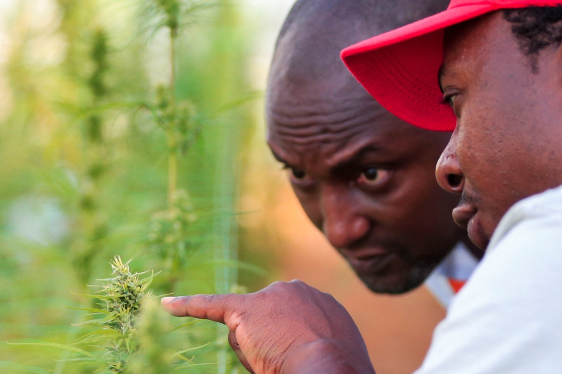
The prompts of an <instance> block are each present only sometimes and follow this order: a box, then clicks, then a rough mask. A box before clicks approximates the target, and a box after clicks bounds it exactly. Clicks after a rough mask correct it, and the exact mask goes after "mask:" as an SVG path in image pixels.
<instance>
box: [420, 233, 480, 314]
mask: <svg viewBox="0 0 562 374" xmlns="http://www.w3.org/2000/svg"><path fill="white" fill-rule="evenodd" d="M476 266H478V259H477V258H476V256H474V255H473V254H472V253H471V252H470V250H469V249H468V248H466V246H465V245H464V244H463V243H460V242H459V243H457V245H456V246H455V248H453V250H452V251H451V253H449V254H448V255H447V257H445V259H444V260H443V261H441V263H440V264H439V266H437V268H435V270H433V272H432V273H431V275H430V276H429V277H428V278H427V279H426V280H425V283H424V285H425V287H427V289H428V290H429V292H431V294H432V295H433V296H434V297H435V299H436V300H437V301H438V302H439V304H441V305H442V306H443V307H444V308H445V309H447V308H448V307H449V305H450V304H451V302H452V301H453V298H454V297H455V294H456V291H455V288H454V287H453V285H452V283H451V282H452V281H454V282H457V283H463V282H466V281H467V280H468V278H470V276H471V275H472V273H473V272H474V269H476Z"/></svg>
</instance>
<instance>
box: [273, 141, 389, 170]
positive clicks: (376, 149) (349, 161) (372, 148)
mask: <svg viewBox="0 0 562 374" xmlns="http://www.w3.org/2000/svg"><path fill="white" fill-rule="evenodd" d="M383 152H385V149H384V148H383V147H382V146H380V145H378V144H368V145H366V146H364V147H362V148H360V149H359V150H358V151H356V152H355V153H354V154H353V155H352V156H351V157H348V158H346V159H343V160H341V161H339V162H338V163H337V164H336V165H334V166H333V167H332V168H331V169H333V170H342V169H346V168H348V167H349V166H351V165H353V164H354V163H355V162H357V161H359V160H361V159H363V158H365V156H366V154H369V153H383ZM271 153H272V154H273V157H274V158H275V159H276V160H277V161H279V162H281V163H283V164H285V165H287V166H289V167H292V165H291V163H290V162H288V161H285V160H284V159H283V158H281V157H280V156H279V155H278V154H277V153H275V152H273V150H272V151H271Z"/></svg>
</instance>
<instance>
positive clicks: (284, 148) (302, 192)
mask: <svg viewBox="0 0 562 374" xmlns="http://www.w3.org/2000/svg"><path fill="white" fill-rule="evenodd" d="M329 82H331V83H329ZM267 117H268V143H269V146H270V147H271V150H272V152H273V154H274V156H275V157H276V158H277V160H279V161H280V162H282V163H283V164H284V165H285V166H286V168H287V169H288V174H289V178H290V181H291V184H292V187H293V189H294V191H295V193H296V195H297V197H298V199H299V201H300V203H301V204H302V206H303V208H304V210H305V212H306V214H307V215H308V217H309V218H310V220H311V221H312V222H313V223H314V225H315V226H316V227H318V228H319V229H320V230H321V231H322V232H323V233H324V235H325V236H326V238H327V239H328V241H329V242H330V243H331V245H332V246H334V247H335V248H336V249H337V250H338V251H339V252H340V253H341V254H342V255H343V256H344V257H345V259H346V260H347V261H348V262H349V264H350V265H351V267H352V268H353V270H354V271H355V272H356V273H357V275H358V276H359V277H360V278H361V280H362V281H363V282H364V283H365V284H366V285H367V286H368V287H369V288H370V289H371V290H372V291H374V292H380V293H402V292H406V291H408V290H411V289H413V288H415V287H417V286H418V285H419V284H421V283H422V282H423V280H424V279H425V278H426V277H427V276H428V275H429V273H430V272H431V271H432V270H433V269H434V268H435V266H436V265H438V263H439V262H440V261H441V260H442V259H443V258H444V256H446V255H447V254H448V253H449V251H450V250H451V248H452V247H453V246H454V245H455V243H456V242H457V241H459V240H460V239H461V238H462V236H463V233H462V230H461V229H459V228H458V227H456V226H455V224H454V223H453V221H452V220H451V216H450V211H451V209H452V208H453V207H454V206H455V205H456V204H457V202H458V197H456V196H454V195H452V194H449V193H446V192H444V191H443V190H441V189H440V188H439V186H438V185H437V183H436V181H435V175H434V172H435V163H436V161H437V159H438V157H439V154H440V153H441V151H442V150H443V148H444V146H445V144H446V143H447V141H448V139H449V137H450V134H445V133H434V132H430V131H425V130H421V129H418V128H415V127H414V126H411V125H409V124H407V123H405V122H403V121H401V120H399V119H398V118H396V117H394V116H393V115H391V114H390V113H389V112H387V111H386V110H384V109H383V108H382V107H381V106H380V105H378V104H377V103H376V102H375V101H374V100H373V99H372V98H371V97H370V96H369V95H368V94H367V93H365V92H364V91H363V89H362V88H361V87H360V86H359V85H358V84H357V83H356V82H348V83H341V82H340V84H338V82H337V81H336V79H332V80H322V82H320V83H317V84H316V83H314V82H298V83H294V84H292V83H291V82H287V81H286V80H283V79H279V80H277V83H274V84H271V85H270V87H269V94H268V108H267ZM311 270H312V271H314V269H311Z"/></svg>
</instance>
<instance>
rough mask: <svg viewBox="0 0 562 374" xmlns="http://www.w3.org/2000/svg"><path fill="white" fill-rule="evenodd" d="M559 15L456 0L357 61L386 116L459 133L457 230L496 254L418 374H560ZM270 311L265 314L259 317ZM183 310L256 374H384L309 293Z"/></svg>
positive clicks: (328, 304) (444, 170)
mask: <svg viewBox="0 0 562 374" xmlns="http://www.w3.org/2000/svg"><path fill="white" fill-rule="evenodd" d="M559 3H560V1H548V0H543V1H538V0H537V1H531V0H486V1H484V0H480V1H478V0H454V1H453V2H452V3H451V5H450V6H449V9H448V10H447V11H446V12H443V13H441V14H438V15H436V16H433V17H429V18H427V19H424V20H422V21H419V22H416V23H414V24H411V25H408V26H406V27H403V28H401V29H398V30H394V31H392V32H390V33H387V34H383V35H381V36H378V37H375V38H373V39H370V40H368V41H365V42H363V43H360V44H358V45H356V46H353V47H351V48H349V49H347V50H345V51H344V52H343V57H344V60H345V62H346V64H347V65H348V67H349V68H350V70H351V71H352V73H353V74H354V75H355V76H356V78H358V80H359V81H360V82H361V83H362V84H363V85H364V87H365V88H366V89H367V90H368V91H369V92H370V93H371V94H372V95H373V96H374V97H375V98H376V99H377V101H379V102H380V103H381V104H382V105H383V106H384V107H385V108H386V109H388V110H390V111H391V112H392V113H394V114H395V115H397V116H399V117H400V118H402V119H403V120H405V121H407V122H409V123H412V124H414V125H417V126H419V127H423V128H430V129H433V130H453V129H454V133H453V136H452V138H451V141H450V143H449V145H448V147H447V149H446V150H445V151H444V152H443V154H442V156H441V159H440V161H439V164H438V169H437V177H438V180H439V182H440V183H441V184H442V186H444V187H445V188H446V189H447V190H449V191H452V192H456V193H462V194H463V195H462V198H461V203H460V205H459V207H457V208H456V209H455V211H454V213H453V215H454V218H455V220H456V221H457V223H459V224H461V225H463V226H467V228H468V231H469V235H470V237H471V239H472V240H473V241H475V242H476V243H477V244H478V245H479V246H481V247H483V248H484V247H486V248H487V253H486V255H485V257H484V259H483V261H482V263H481V265H480V266H479V268H478V269H477V271H476V272H475V274H474V275H473V276H472V278H471V280H470V281H469V282H468V284H467V285H466V287H465V288H464V289H463V290H462V292H461V293H460V294H459V295H458V297H457V298H456V299H455V301H454V303H453V305H452V308H451V309H450V311H449V313H448V315H447V318H446V319H445V321H444V322H442V324H441V325H440V326H439V327H438V329H437V330H436V333H435V336H434V340H433V343H432V347H431V349H430V351H429V353H428V356H427V357H426V360H425V362H424V365H423V366H422V368H421V369H420V370H419V371H418V372H417V374H445V373H455V374H458V373H461V374H464V373H466V374H469V373H471V374H472V373H483V374H488V373H489V374H491V373H515V374H519V373H521V374H523V373H529V372H533V373H535V372H536V373H558V372H560V368H561V367H562V355H561V354H560V352H561V351H562V333H561V332H562V331H561V326H562V288H561V287H560V285H561V284H562V272H561V271H560V268H561V267H562V251H561V250H560V243H561V242H562V240H561V239H562V189H561V187H559V186H560V185H561V184H562V147H561V146H560V142H561V141H562V127H561V126H560V125H559V122H560V118H562V86H561V84H562V83H561V82H562V69H560V67H561V66H562V52H561V49H560V42H561V41H562V37H561V35H562V13H561V12H560V8H559ZM438 78H439V81H438ZM443 103H447V104H448V105H450V106H451V107H452V109H453V111H451V110H450V108H447V107H446V106H445V104H443ZM455 124H456V126H455ZM551 188H552V190H548V189H551ZM545 190H548V191H546V192H543V191H545ZM277 297H280V298H283V305H282V306H276V303H275V300H278V299H277ZM256 299H259V300H260V303H261V304H260V306H259V307H257V308H251V307H250V306H249V305H248V302H251V301H252V300H256ZM171 303H172V305H170V306H168V305H167V304H166V305H165V306H166V307H168V308H169V309H170V310H172V311H173V312H175V313H176V314H180V315H181V314H183V313H185V314H188V315H196V316H203V317H210V318H211V319H213V320H219V321H224V322H225V323H226V324H227V325H228V326H229V327H230V329H231V331H232V336H233V339H232V340H231V341H232V342H233V343H239V344H240V349H241V350H240V352H241V354H242V355H243V356H244V357H246V358H247V359H248V361H249V362H251V366H252V368H253V369H254V371H255V372H256V373H266V372H271V373H320V372H323V373H368V372H373V370H372V368H371V367H369V364H368V359H367V358H366V353H365V352H364V350H363V347H362V341H361V337H360V336H358V334H357V333H356V331H355V330H354V329H353V323H352V322H350V320H349V318H347V317H346V315H345V312H344V311H343V310H342V309H341V307H339V306H338V305H337V304H336V303H334V302H333V301H332V300H331V299H330V298H329V297H328V296H326V295H323V294H319V293H316V292H314V290H311V289H310V288H308V287H306V286H305V285H303V284H299V283H298V282H297V283H293V284H289V285H276V286H273V287H270V288H268V289H265V290H263V291H261V292H260V293H259V295H258V296H257V297H256V298H255V299H254V297H252V296H250V297H247V298H246V297H242V298H237V297H231V296H220V297H216V296H215V297H194V298H187V299H180V300H174V301H171ZM291 309H293V310H294V309H298V310H299V312H293V313H291V312H290V310H291ZM180 310H181V312H182V313H179V311H180ZM268 315H275V316H276V318H279V319H280V320H281V321H284V320H285V319H289V318H291V320H292V321H293V326H292V327H291V328H287V327H286V326H284V324H283V323H281V324H279V325H277V326H275V328H269V329H265V331H263V332H262V331H261V330H260V327H262V326H263V325H264V324H265V323H266V322H265V321H264V319H267V318H266V317H267V316H268ZM289 315H291V317H290V316H289ZM234 338H235V339H234ZM263 341H266V342H269V344H264V343H262V342H263Z"/></svg>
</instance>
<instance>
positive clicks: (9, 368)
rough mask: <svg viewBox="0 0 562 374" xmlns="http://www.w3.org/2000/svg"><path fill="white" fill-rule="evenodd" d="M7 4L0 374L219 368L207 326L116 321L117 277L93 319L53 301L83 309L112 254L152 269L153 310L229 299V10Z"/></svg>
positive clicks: (155, 2)
mask: <svg viewBox="0 0 562 374" xmlns="http://www.w3.org/2000/svg"><path fill="white" fill-rule="evenodd" d="M15 3H17V5H18V7H17V8H15V9H16V10H15V13H14V14H13V16H11V17H10V19H11V25H12V26H13V30H10V31H9V32H8V33H7V35H10V42H9V43H8V44H7V47H6V49H7V50H8V49H9V50H8V53H7V54H6V61H5V64H4V65H3V67H5V74H2V72H0V85H2V90H0V91H1V92H0V107H1V108H2V109H3V111H2V112H1V113H0V156H2V159H3V160H4V162H3V163H1V164H0V173H1V174H2V175H3V182H2V183H1V184H0V260H1V261H0V302H1V303H2V305H3V308H2V310H0V340H1V341H18V342H22V341H23V342H26V343H33V344H25V345H18V346H17V347H14V346H11V345H6V344H4V345H0V370H3V368H4V367H5V368H6V369H5V370H6V372H10V373H12V372H13V373H20V372H37V373H43V372H45V370H47V371H49V372H52V373H54V374H65V373H72V374H85V373H93V372H95V370H97V369H99V368H101V367H106V368H108V367H110V368H111V371H112V372H114V373H115V372H120V371H119V370H121V371H123V370H125V369H124V368H125V363H129V364H130V372H132V373H137V372H141V371H139V370H140V367H141V366H143V367H145V368H147V367H149V366H148V365H149V364H148V363H149V362H160V363H164V362H167V363H168V364H166V365H169V367H171V368H172V369H174V370H175V371H174V372H181V371H182V370H183V371H186V372H195V373H199V372H201V373H208V372H220V373H226V372H227V371H228V370H230V369H231V368H235V365H234V364H231V363H230V361H228V362H224V363H221V364H219V365H217V361H220V360H219V359H218V358H217V353H220V352H224V350H225V349H226V344H225V343H224V342H222V341H221V342H220V344H219V343H214V342H216V341H217V338H216V330H215V327H214V326H212V325H205V324H204V323H202V324H197V325H195V324H193V325H192V324H191V323H192V321H189V322H188V325H185V326H183V328H180V329H178V330H174V329H175V328H178V327H180V326H179V325H180V324H181V323H182V322H181V321H169V320H167V319H166V318H164V317H163V316H162V315H160V316H159V317H158V313H160V312H157V311H156V310H157V309H158V308H157V305H153V306H150V307H149V306H146V310H147V312H146V313H147V314H146V318H145V317H144V314H143V313H144V312H143V310H144V308H145V306H144V304H143V303H140V304H139V305H140V309H138V308H137V306H138V305H137V304H138V303H137V304H135V303H133V304H126V305H129V307H127V308H128V309H127V308H125V307H124V306H123V305H124V304H119V303H118V302H117V299H118V297H117V295H119V292H122V293H123V292H125V291H124V288H122V289H121V291H118V287H121V286H123V285H127V284H129V285H128V286H127V287H128V288H127V292H129V294H128V295H129V296H127V297H126V298H125V299H123V300H121V299H119V301H124V302H127V303H129V302H133V301H134V300H137V301H139V300H140V299H139V298H141V294H142V292H148V290H147V289H145V290H144V291H142V290H141V289H137V290H136V291H134V290H135V289H134V287H133V288H131V287H129V286H130V284H134V283H135V282H137V281H138V282H142V281H143V278H142V276H141V275H138V274H135V273H128V270H127V271H125V270H124V268H122V267H123V266H126V265H127V264H123V263H121V262H114V263H113V266H114V267H115V268H116V269H121V273H116V274H115V277H114V278H111V279H108V280H106V287H109V288H104V289H103V290H102V292H101V293H98V294H96V295H95V296H96V298H97V299H98V300H100V299H101V300H102V301H103V303H104V304H103V305H102V306H100V305H96V304H93V303H94V302H95V300H96V298H93V299H89V302H90V304H87V302H86V303H85V302H84V300H83V298H81V297H78V296H69V295H70V292H71V291H76V292H77V293H81V294H82V293H87V285H88V284H90V283H92V282H94V280H95V279H99V278H103V277H104V276H105V275H106V273H107V271H106V270H107V269H106V260H107V259H108V258H111V257H113V255H114V254H115V253H120V254H121V255H122V256H124V258H135V263H136V264H137V265H138V267H139V268H145V269H161V270H162V273H161V274H160V275H159V277H157V279H156V280H155V282H154V283H153V284H152V287H153V289H154V292H155V293H157V294H169V293H173V292H175V293H177V294H189V293H211V292H226V291H228V290H229V289H230V286H232V285H233V284H235V283H236V269H238V267H239V264H238V263H237V262H236V251H237V248H236V243H237V237H236V230H237V228H236V216H235V215H234V214H233V213H234V210H235V205H236V193H237V191H236V189H235V185H236V178H237V175H236V167H237V166H236V165H237V164H236V162H237V160H238V158H239V156H238V153H239V149H240V148H241V146H242V141H243V134H245V132H244V131H241V130H243V129H244V128H245V126H246V124H248V123H251V121H250V120H249V118H250V117H251V116H250V115H249V114H248V108H246V107H243V106H241V105H238V104H236V105H229V103H238V102H242V101H240V100H239V99H240V97H241V96H246V92H245V91H247V90H248V88H247V85H246V82H245V81H244V79H243V77H244V73H245V64H244V61H243V59H244V58H245V56H246V54H245V53H244V49H243V48H242V47H243V46H244V43H243V37H242V35H241V34H240V32H239V31H237V32H233V31H235V30H236V26H235V25H236V19H237V10H236V9H235V8H234V7H231V6H228V7H225V6H223V1H188V0H175V1H171V0H170V1H164V0H150V1H138V0H116V1H105V0H94V1H83V0H45V2H44V3H45V4H49V6H50V7H49V6H47V8H46V9H47V10H45V9H43V10H41V11H37V10H36V9H37V6H36V3H35V2H34V1H33V0H16V2H15ZM42 3H43V2H42ZM226 8H228V9H227V10H225V9H226ZM200 25H204V27H201V26H200ZM188 26H189V27H188ZM147 35H149V36H150V37H149V38H147ZM225 45H226V46H227V47H228V48H232V50H230V52H228V49H225ZM162 46H165V47H162ZM202 46H204V47H202ZM238 46H239V47H238ZM158 48H161V49H158ZM225 51H226V52H225ZM210 62H212V63H210ZM215 74H216V79H215V78H213V76H214V75H215ZM231 78H232V79H231ZM4 84H5V86H4ZM4 88H5V89H4ZM4 91H5V93H6V95H5V96H4ZM4 98H6V100H4ZM225 108H227V109H225ZM116 261H117V260H116ZM119 261H120V260H119ZM243 269H250V267H245V268H243ZM135 277H138V278H135ZM126 279H129V281H126ZM115 282H117V283H115ZM123 282H124V283H123ZM127 282H129V283H127ZM131 282H132V283H131ZM120 285H121V286H120ZM111 290H112V291H111ZM109 291H111V292H115V293H113V294H112V295H113V296H111V297H115V298H117V299H111V297H110V296H109V294H106V293H104V292H109ZM133 291H134V292H133ZM143 297H144V296H143ZM110 300H113V304H112V305H113V306H112V307H111V308H113V309H111V311H108V310H106V308H109V307H110V306H109V305H108V304H107V303H108V302H109V301H110ZM146 300H150V298H148V299H146ZM63 305H68V306H71V307H72V308H69V309H64V308H62V306H63ZM132 305H137V306H135V307H134V308H133V307H132ZM147 305H148V304H147ZM80 308H85V309H88V310H89V313H92V314H93V320H91V321H87V318H89V317H87V316H85V314H84V312H83V311H79V310H76V309H80ZM135 308H137V309H135ZM151 308H152V309H151ZM127 316H128V317H127ZM136 318H138V324H137V323H133V322H132V320H134V319H136ZM158 319H160V324H155V323H153V322H150V323H149V322H146V323H145V322H142V321H155V320H158ZM168 325H169V326H168ZM69 326H72V327H69ZM170 330H174V333H173V334H164V332H167V331H170ZM84 333H85V334H86V335H84V336H83V337H82V338H79V336H82V335H83V334H84ZM129 335H130V336H129ZM210 341H211V342H213V343H212V344H208V345H205V344H204V343H207V342H210ZM38 342H39V343H38ZM135 342H136V343H135ZM143 342H144V343H143ZM151 342H152V343H151ZM143 346H145V347H147V350H146V351H145V350H143V349H142V347H143ZM63 347H66V348H63ZM148 347H153V348H150V349H149V348H148ZM156 347H168V348H166V349H163V350H162V351H157V350H156ZM194 347H195V348H197V349H195V348H194ZM61 350H62V352H63V353H61ZM178 352H180V353H178ZM1 360H4V361H1ZM8 361H11V363H9V362H8ZM109 362H112V364H111V365H112V366H109ZM135 365H136V366H135ZM166 365H164V364H163V366H162V368H163V369H162V370H165V371H162V372H166V373H168V372H170V370H168V369H165V368H167V367H168V366H166ZM146 370H149V369H146ZM103 372H104V373H107V372H108V371H107V370H105V371H103ZM147 372H148V371H147ZM154 373H159V371H154Z"/></svg>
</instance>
